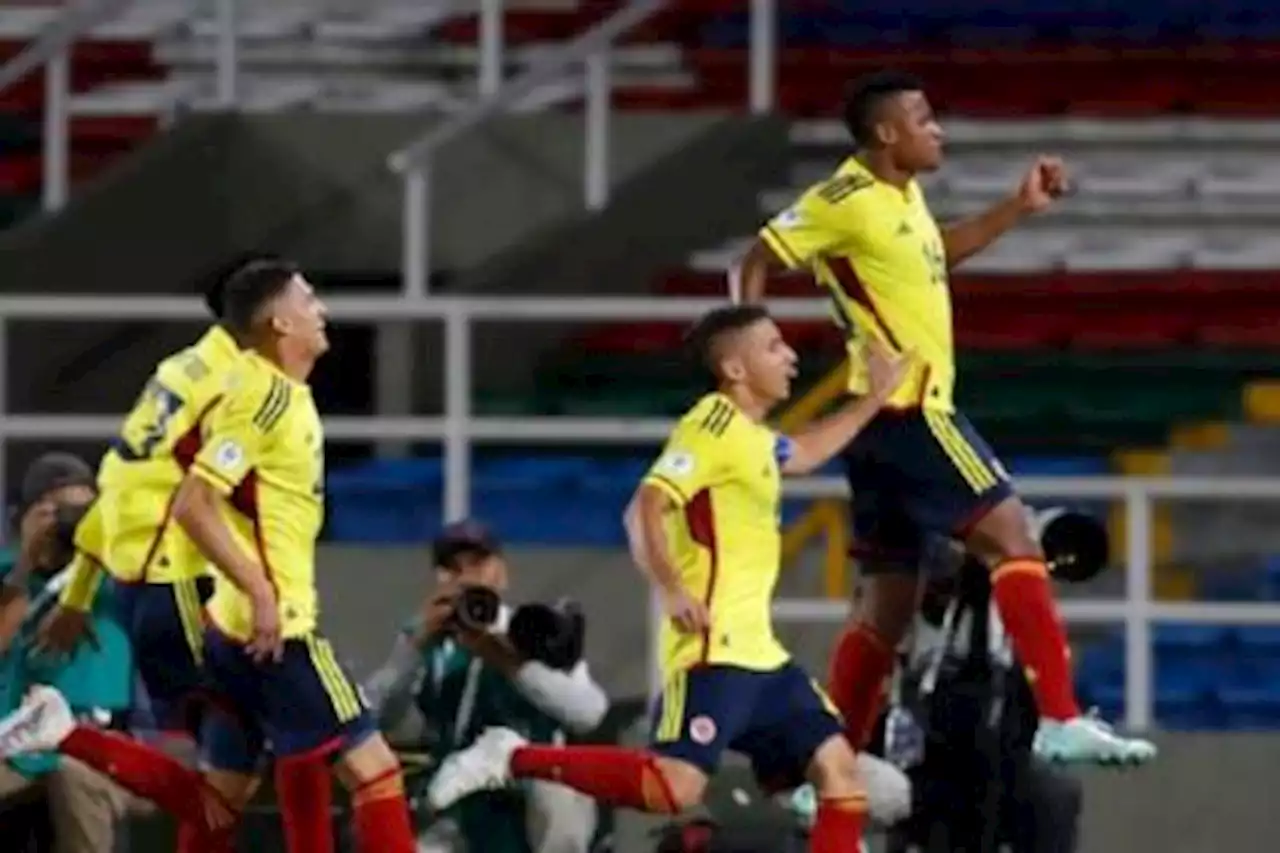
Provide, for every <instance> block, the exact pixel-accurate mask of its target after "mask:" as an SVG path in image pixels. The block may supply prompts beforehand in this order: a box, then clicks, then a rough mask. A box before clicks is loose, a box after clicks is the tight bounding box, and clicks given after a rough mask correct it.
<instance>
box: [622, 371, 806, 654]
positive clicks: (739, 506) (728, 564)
mask: <svg viewBox="0 0 1280 853" xmlns="http://www.w3.org/2000/svg"><path fill="white" fill-rule="evenodd" d="M790 452H791V440H790V439H788V438H786V437H785V436H780V435H778V434H777V433H775V432H773V431H772V430H771V429H769V428H768V427H767V426H765V425H764V424H761V423H757V422H756V421H754V420H752V419H751V418H749V417H748V416H747V415H745V414H743V412H742V411H741V410H740V409H739V408H738V407H737V406H736V405H735V404H734V403H733V402H732V401H731V400H730V399H729V398H728V397H726V396H724V395H723V394H718V393H716V394H708V395H707V396H705V397H703V398H702V399H701V400H699V401H698V403H697V404H696V405H695V406H694V407H693V408H692V409H690V410H689V412H688V413H687V414H686V415H685V416H684V417H683V418H681V420H680V422H679V424H677V426H676V428H675V430H674V431H673V432H672V434H671V437H670V438H669V439H668V441H667V444H666V447H665V448H664V450H663V452H662V455H661V456H660V457H659V458H658V460H657V461H656V462H655V463H654V464H653V467H652V468H650V469H649V473H648V474H646V475H645V477H644V480H643V482H644V483H645V484H646V485H650V486H654V487H656V488H658V489H661V490H662V491H663V492H664V493H666V495H667V496H668V497H669V498H670V499H671V500H672V501H673V502H674V503H675V505H676V506H677V507H678V510H677V511H675V512H673V513H672V515H671V516H670V518H668V520H667V523H668V528H667V535H668V543H669V548H670V553H671V556H672V558H673V562H674V563H675V564H676V568H677V570H678V571H679V575H680V582H681V583H682V584H683V585H684V587H685V589H686V590H688V591H689V593H690V594H691V595H694V596H698V597H701V598H702V600H703V601H705V602H706V603H707V606H708V609H709V610H710V613H711V630H710V631H709V632H708V633H707V634H706V635H691V634H686V633H682V632H680V631H677V630H676V628H675V626H674V624H672V623H671V621H670V620H667V621H666V622H664V623H663V625H662V635H661V653H662V668H663V672H664V673H666V674H671V673H674V672H679V671H681V670H684V669H688V668H689V667H692V666H695V665H698V664H702V663H709V664H725V665H731V666H738V667H742V668H743V669H750V670H758V671H768V670H772V669H777V668H778V667H779V666H782V665H783V664H784V663H786V662H787V661H788V660H789V659H790V655H788V654H787V652H786V650H785V649H784V648H783V647H782V644H781V643H779V642H778V640H777V638H776V637H775V636H774V633H773V619H772V616H771V613H770V609H771V606H772V603H773V590H774V586H775V585H776V584H777V581H778V570H779V566H780V563H781V559H782V535H781V532H780V529H779V513H780V510H781V500H782V485H781V472H780V466H781V464H782V463H783V462H785V461H786V459H787V458H788V457H789V455H790Z"/></svg>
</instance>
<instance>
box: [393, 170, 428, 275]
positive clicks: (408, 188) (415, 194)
mask: <svg viewBox="0 0 1280 853" xmlns="http://www.w3.org/2000/svg"><path fill="white" fill-rule="evenodd" d="M401 243H402V245H401V246H400V251H401V253H402V254H403V256H404V258H403V260H402V262H401V264H400V275H401V276H402V284H403V287H402V293H403V294H404V296H405V298H407V299H422V298H423V297H425V296H426V295H427V294H428V293H429V292H430V291H431V163H430V162H429V161H424V162H422V163H417V164H415V165H414V166H413V167H412V168H410V170H409V171H407V172H405V174H404V213H403V215H402V217H401Z"/></svg>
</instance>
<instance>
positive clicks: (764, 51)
mask: <svg viewBox="0 0 1280 853" xmlns="http://www.w3.org/2000/svg"><path fill="white" fill-rule="evenodd" d="M749 26H750V28H751V58H750V61H749V64H748V69H749V70H748V94H749V97H750V101H751V105H750V106H751V112H752V113H754V114H755V115H762V114H764V113H769V112H772V111H773V104H774V98H775V96H776V95H777V90H778V4H777V0H751V20H750V24H749Z"/></svg>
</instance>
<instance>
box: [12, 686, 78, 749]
mask: <svg viewBox="0 0 1280 853" xmlns="http://www.w3.org/2000/svg"><path fill="white" fill-rule="evenodd" d="M75 727H76V721H75V717H73V716H72V715H71V706H70V705H68V704H67V700H66V699H65V698H64V697H63V695H62V694H61V693H59V692H58V691H57V690H55V689H54V688H52V687H45V686H44V685H37V686H35V687H33V688H31V690H30V691H28V692H27V695H26V697H25V698H24V699H23V700H22V704H21V705H20V706H18V709H17V710H16V711H13V712H12V713H10V714H9V715H8V716H6V717H4V718H3V719H0V758H12V757H14V756H15V755H26V754H28V753H32V752H48V751H52V750H56V749H57V748H58V744H60V743H62V742H63V741H64V740H66V738H67V735H69V734H71V732H72V730H73V729H74V728H75Z"/></svg>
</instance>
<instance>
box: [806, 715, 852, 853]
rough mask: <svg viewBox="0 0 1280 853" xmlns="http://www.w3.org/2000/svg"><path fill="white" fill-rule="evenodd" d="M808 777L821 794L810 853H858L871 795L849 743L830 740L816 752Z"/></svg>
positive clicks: (843, 740) (840, 739) (844, 740)
mask: <svg viewBox="0 0 1280 853" xmlns="http://www.w3.org/2000/svg"><path fill="white" fill-rule="evenodd" d="M807 775H808V777H809V781H810V783H812V785H813V787H814V789H815V790H816V791H817V794H818V811H817V817H816V819H815V821H814V824H813V831H812V832H811V834H810V836H809V850H810V851H811V853H856V851H858V850H859V849H860V845H861V843H862V831H863V828H864V825H865V823H866V817H867V793H866V789H865V788H864V786H863V784H862V780H861V779H860V778H859V775H858V764H857V760H856V758H855V756H854V753H853V749H852V747H850V746H849V742H848V740H846V739H845V738H844V737H840V736H835V737H831V738H828V739H827V740H826V741H825V742H824V743H823V744H822V746H820V747H818V751H817V752H816V753H814V756H813V759H812V761H811V762H810V764H809V768H808V773H807Z"/></svg>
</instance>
